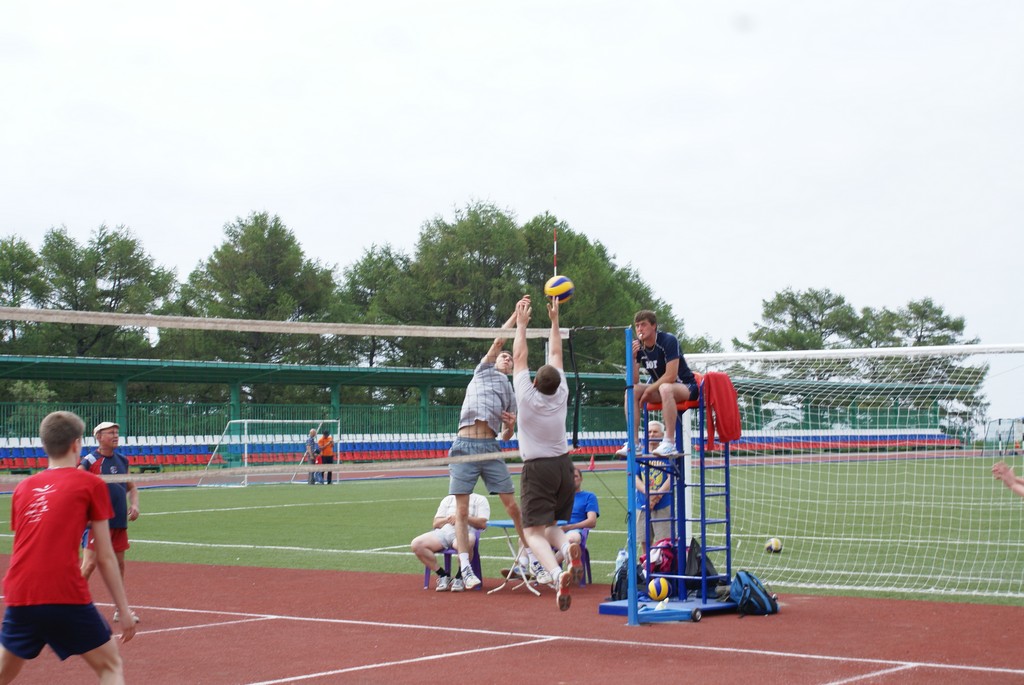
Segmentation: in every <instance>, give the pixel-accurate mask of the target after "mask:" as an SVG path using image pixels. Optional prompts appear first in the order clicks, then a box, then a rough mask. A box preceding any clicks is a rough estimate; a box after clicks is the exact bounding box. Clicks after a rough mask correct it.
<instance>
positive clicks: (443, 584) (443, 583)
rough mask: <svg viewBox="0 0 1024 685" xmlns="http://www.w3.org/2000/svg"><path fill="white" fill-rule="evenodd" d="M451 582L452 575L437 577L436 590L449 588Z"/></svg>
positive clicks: (440, 590) (441, 590)
mask: <svg viewBox="0 0 1024 685" xmlns="http://www.w3.org/2000/svg"><path fill="white" fill-rule="evenodd" d="M451 583H452V577H451V576H438V577H437V587H435V588H434V590H436V591H437V592H444V591H445V590H447V589H448V586H449V585H451Z"/></svg>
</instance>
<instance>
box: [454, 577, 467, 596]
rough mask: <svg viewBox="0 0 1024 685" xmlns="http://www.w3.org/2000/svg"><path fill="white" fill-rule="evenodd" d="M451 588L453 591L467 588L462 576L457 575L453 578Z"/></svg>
mask: <svg viewBox="0 0 1024 685" xmlns="http://www.w3.org/2000/svg"><path fill="white" fill-rule="evenodd" d="M451 589H452V592H462V591H463V590H465V589H466V584H465V582H464V581H463V580H462V578H459V577H458V576H456V577H455V578H452V588H451Z"/></svg>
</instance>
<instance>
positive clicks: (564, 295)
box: [544, 276, 576, 303]
mask: <svg viewBox="0 0 1024 685" xmlns="http://www.w3.org/2000/svg"><path fill="white" fill-rule="evenodd" d="M575 290H576V288H575V287H573V284H572V281H570V280H569V279H568V278H566V277H565V276H554V277H552V278H549V279H548V282H547V283H545V284H544V294H545V295H547V296H548V297H557V298H558V301H559V303H561V302H565V301H566V300H568V299H569V298H570V297H572V294H573V292H575Z"/></svg>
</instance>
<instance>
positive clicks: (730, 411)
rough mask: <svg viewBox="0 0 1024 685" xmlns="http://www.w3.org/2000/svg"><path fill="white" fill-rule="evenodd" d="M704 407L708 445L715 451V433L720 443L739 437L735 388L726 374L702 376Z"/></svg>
mask: <svg viewBox="0 0 1024 685" xmlns="http://www.w3.org/2000/svg"><path fill="white" fill-rule="evenodd" d="M702 390H703V392H704V406H705V407H707V424H708V445H707V448H708V449H709V450H713V449H715V431H716V430H717V431H718V438H719V439H720V440H721V441H722V442H732V441H733V440H738V439H739V437H740V407H739V403H738V402H737V401H736V388H734V387H733V385H732V380H730V379H729V376H728V374H724V373H721V372H719V371H709V372H708V373H706V374H704V387H703V388H702Z"/></svg>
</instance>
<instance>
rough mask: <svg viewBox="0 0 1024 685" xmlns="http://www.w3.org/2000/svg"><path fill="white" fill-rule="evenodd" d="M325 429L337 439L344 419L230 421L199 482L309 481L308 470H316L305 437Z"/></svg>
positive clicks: (210, 483)
mask: <svg viewBox="0 0 1024 685" xmlns="http://www.w3.org/2000/svg"><path fill="white" fill-rule="evenodd" d="M325 429H326V430H327V432H328V434H329V435H331V436H332V437H333V438H334V439H335V440H337V438H338V434H339V432H340V429H341V422H340V421H339V420H337V419H314V420H309V421H301V420H299V421H296V420H280V421H279V420H272V419H240V420H236V421H228V423H227V425H226V426H225V427H224V431H223V432H222V433H221V435H220V438H219V439H218V440H217V442H216V443H215V446H214V448H213V450H212V453H211V455H210V460H209V462H208V463H207V464H206V468H205V469H204V470H203V472H202V476H201V477H200V479H199V485H207V486H211V485H219V486H245V485H252V484H257V483H306V482H308V478H309V473H310V472H311V471H314V470H315V469H314V468H313V464H311V458H310V455H309V454H308V453H307V451H306V439H307V438H308V437H309V432H310V431H316V434H317V437H319V436H320V435H321V434H323V432H324V430H325ZM252 467H261V468H252Z"/></svg>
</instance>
